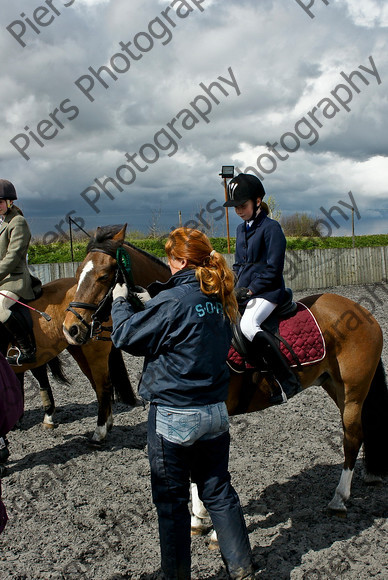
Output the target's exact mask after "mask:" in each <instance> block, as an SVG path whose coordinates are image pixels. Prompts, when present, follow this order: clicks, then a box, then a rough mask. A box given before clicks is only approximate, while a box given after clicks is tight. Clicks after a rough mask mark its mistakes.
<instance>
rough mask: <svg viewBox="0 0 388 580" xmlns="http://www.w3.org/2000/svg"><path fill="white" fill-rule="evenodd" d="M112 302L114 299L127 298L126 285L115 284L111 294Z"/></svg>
mask: <svg viewBox="0 0 388 580" xmlns="http://www.w3.org/2000/svg"><path fill="white" fill-rule="evenodd" d="M112 298H113V300H116V298H125V299H127V298H128V286H127V285H126V284H116V286H115V287H114V288H113V292H112Z"/></svg>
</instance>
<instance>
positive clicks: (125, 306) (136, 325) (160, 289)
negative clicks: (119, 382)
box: [112, 269, 231, 407]
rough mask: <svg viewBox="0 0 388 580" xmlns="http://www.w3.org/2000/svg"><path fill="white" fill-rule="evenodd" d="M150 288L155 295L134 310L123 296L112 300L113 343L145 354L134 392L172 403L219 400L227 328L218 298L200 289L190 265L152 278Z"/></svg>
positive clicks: (225, 378) (225, 377)
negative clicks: (158, 279)
mask: <svg viewBox="0 0 388 580" xmlns="http://www.w3.org/2000/svg"><path fill="white" fill-rule="evenodd" d="M152 291H153V294H154V295H155V293H157V295H156V296H155V297H154V298H152V300H149V301H148V302H147V303H146V307H145V310H143V311H141V312H137V313H136V314H134V311H133V308H132V306H131V305H130V304H129V302H127V300H125V299H124V298H117V299H116V300H114V301H113V306H112V319H113V332H112V342H113V344H114V345H115V346H116V347H117V348H121V349H122V350H124V351H126V352H129V353H131V354H133V355H138V356H144V357H145V360H144V368H143V374H142V378H141V381H140V386H139V393H140V395H141V396H142V397H143V398H144V399H146V400H148V401H151V402H155V403H161V404H164V405H173V406H178V407H189V406H190V405H208V404H212V403H219V402H221V401H225V400H226V398H227V395H228V384H229V371H228V367H227V365H226V357H227V354H228V349H229V345H230V342H231V329H230V324H229V321H228V318H227V317H225V316H224V313H223V309H222V304H221V302H219V301H218V300H217V298H216V297H214V296H206V295H205V294H203V293H202V292H201V290H200V286H199V282H198V281H197V279H196V277H195V271H194V270H187V269H186V270H181V271H179V272H177V273H176V274H174V275H173V276H172V277H171V278H170V279H169V280H168V281H167V282H165V283H162V282H156V283H154V284H152Z"/></svg>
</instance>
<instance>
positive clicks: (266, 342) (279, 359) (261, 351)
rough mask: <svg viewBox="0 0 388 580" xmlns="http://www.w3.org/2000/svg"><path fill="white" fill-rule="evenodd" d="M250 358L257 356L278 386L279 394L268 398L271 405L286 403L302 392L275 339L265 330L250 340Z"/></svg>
mask: <svg viewBox="0 0 388 580" xmlns="http://www.w3.org/2000/svg"><path fill="white" fill-rule="evenodd" d="M252 354H253V356H252V358H253V359H254V360H255V359H257V357H258V356H259V357H260V358H261V359H264V361H265V362H266V363H267V365H268V367H269V370H270V371H271V372H272V373H273V375H274V377H275V379H276V382H277V383H278V384H279V388H280V393H278V394H276V395H273V396H272V397H271V398H270V403H271V405H280V404H281V403H287V400H288V399H290V398H291V397H293V396H294V395H296V394H297V393H299V392H300V391H301V390H302V387H301V385H300V382H299V379H298V377H297V376H296V375H295V374H294V373H293V371H292V370H291V369H290V367H289V365H288V363H287V360H286V359H285V358H284V356H283V355H282V353H281V352H280V349H279V347H278V345H277V342H276V339H275V338H274V337H273V336H272V335H271V334H269V332H266V331H265V330H262V331H259V332H257V333H256V334H255V336H254V337H253V340H252Z"/></svg>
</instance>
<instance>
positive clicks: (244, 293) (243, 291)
mask: <svg viewBox="0 0 388 580" xmlns="http://www.w3.org/2000/svg"><path fill="white" fill-rule="evenodd" d="M234 293H235V295H236V300H237V302H244V301H245V300H249V298H250V297H251V296H252V292H251V291H250V290H249V288H235V289H234Z"/></svg>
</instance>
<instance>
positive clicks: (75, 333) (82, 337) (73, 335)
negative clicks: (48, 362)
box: [62, 324, 90, 345]
mask: <svg viewBox="0 0 388 580" xmlns="http://www.w3.org/2000/svg"><path fill="white" fill-rule="evenodd" d="M62 329H63V334H64V335H65V338H66V340H67V342H68V343H69V344H74V345H80V344H85V343H87V342H88V340H89V338H90V337H89V336H88V334H89V333H88V332H85V330H84V329H83V328H82V327H81V326H80V325H78V324H72V325H71V326H70V327H69V328H68V329H67V328H66V326H65V325H63V327H62Z"/></svg>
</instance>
